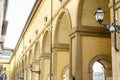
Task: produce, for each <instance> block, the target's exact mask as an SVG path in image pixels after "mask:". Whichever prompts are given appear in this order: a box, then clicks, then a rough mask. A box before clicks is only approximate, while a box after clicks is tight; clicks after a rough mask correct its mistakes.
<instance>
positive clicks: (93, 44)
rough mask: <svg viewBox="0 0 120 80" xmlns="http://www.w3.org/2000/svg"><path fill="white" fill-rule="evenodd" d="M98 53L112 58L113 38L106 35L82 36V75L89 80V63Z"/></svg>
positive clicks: (84, 79) (85, 79)
mask: <svg viewBox="0 0 120 80" xmlns="http://www.w3.org/2000/svg"><path fill="white" fill-rule="evenodd" d="M97 55H106V56H108V57H109V58H111V39H110V38H104V37H92V36H82V73H83V74H82V75H83V78H82V79H83V80H88V79H89V75H88V67H89V65H88V64H89V63H90V61H91V60H92V58H94V57H95V56H97Z"/></svg>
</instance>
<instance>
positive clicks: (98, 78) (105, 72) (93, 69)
mask: <svg viewBox="0 0 120 80" xmlns="http://www.w3.org/2000/svg"><path fill="white" fill-rule="evenodd" d="M88 71H89V80H112V64H111V60H110V58H109V57H107V56H104V55H98V56H95V57H94V58H93V59H92V60H91V61H90V63H89V67H88Z"/></svg>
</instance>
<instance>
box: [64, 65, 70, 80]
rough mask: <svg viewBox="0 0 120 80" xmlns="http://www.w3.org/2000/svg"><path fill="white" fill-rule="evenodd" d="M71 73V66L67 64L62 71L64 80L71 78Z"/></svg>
mask: <svg viewBox="0 0 120 80" xmlns="http://www.w3.org/2000/svg"><path fill="white" fill-rule="evenodd" d="M69 75H70V70H69V67H68V66H66V67H65V68H64V69H63V72H62V80H69Z"/></svg>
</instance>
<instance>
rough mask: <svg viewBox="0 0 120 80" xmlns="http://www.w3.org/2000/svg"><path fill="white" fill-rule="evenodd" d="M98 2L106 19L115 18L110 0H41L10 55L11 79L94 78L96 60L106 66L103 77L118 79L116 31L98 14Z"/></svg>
mask: <svg viewBox="0 0 120 80" xmlns="http://www.w3.org/2000/svg"><path fill="white" fill-rule="evenodd" d="M119 4H120V1H119V0H116V4H115V10H116V11H115V12H116V15H117V22H116V24H119ZM99 7H101V8H102V9H104V11H105V19H104V21H103V23H105V24H106V23H107V24H111V23H113V18H112V17H113V16H112V15H113V12H112V11H113V4H112V0H110V1H109V0H54V1H53V0H37V1H36V3H35V5H34V7H33V9H32V11H31V14H30V16H29V18H28V20H27V22H26V24H25V27H24V30H23V31H22V34H21V36H20V38H19V41H18V43H17V46H16V48H15V50H14V52H13V56H12V58H11V60H10V67H9V68H10V72H11V74H10V75H9V77H10V80H33V79H34V80H49V79H50V80H93V73H94V72H93V65H94V63H95V62H99V63H100V64H102V65H103V66H104V79H105V80H119V79H120V77H119V75H120V70H119V66H120V65H119V52H117V51H115V49H114V34H113V33H110V32H109V31H108V30H107V29H106V28H102V27H100V25H99V24H98V23H97V22H96V20H95V17H94V13H95V12H96V10H97V9H98V8H99ZM116 36H117V40H116V41H117V48H118V49H119V34H117V35H116Z"/></svg>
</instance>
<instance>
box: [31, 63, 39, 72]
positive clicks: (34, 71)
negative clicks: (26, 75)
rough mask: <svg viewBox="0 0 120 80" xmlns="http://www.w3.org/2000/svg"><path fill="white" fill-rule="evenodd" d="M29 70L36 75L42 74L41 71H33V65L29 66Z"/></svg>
mask: <svg viewBox="0 0 120 80" xmlns="http://www.w3.org/2000/svg"><path fill="white" fill-rule="evenodd" d="M29 68H30V71H31V72H34V73H37V74H40V71H34V70H33V66H32V64H30V65H29Z"/></svg>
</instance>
